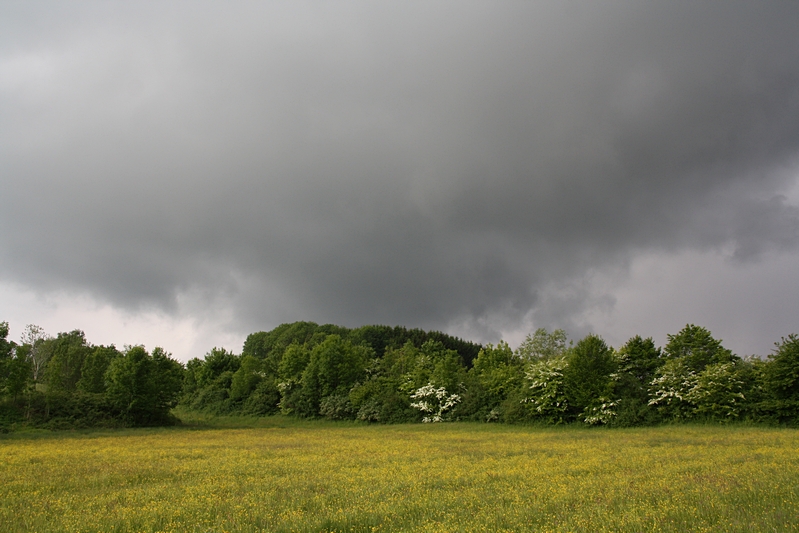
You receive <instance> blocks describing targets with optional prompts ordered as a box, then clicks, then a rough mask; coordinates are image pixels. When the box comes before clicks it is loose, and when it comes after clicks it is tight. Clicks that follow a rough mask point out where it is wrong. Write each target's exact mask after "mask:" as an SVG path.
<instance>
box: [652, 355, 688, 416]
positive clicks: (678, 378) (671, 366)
mask: <svg viewBox="0 0 799 533" xmlns="http://www.w3.org/2000/svg"><path fill="white" fill-rule="evenodd" d="M696 383H697V375H696V372H694V371H693V370H689V369H688V368H687V367H686V366H685V364H684V363H683V362H682V361H681V360H680V359H671V360H670V361H667V362H666V364H664V365H663V366H662V367H661V368H660V370H659V371H658V377H656V378H655V379H653V380H652V383H651V387H650V397H651V399H650V400H649V405H652V406H654V407H657V408H658V409H659V410H660V411H661V412H663V413H665V414H666V415H667V416H668V417H669V418H690V417H691V415H692V414H693V412H694V409H695V408H696V405H695V404H694V402H693V398H692V397H691V394H690V392H691V390H692V389H693V388H694V387H695V386H696Z"/></svg>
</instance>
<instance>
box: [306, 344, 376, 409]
mask: <svg viewBox="0 0 799 533" xmlns="http://www.w3.org/2000/svg"><path fill="white" fill-rule="evenodd" d="M372 355H373V352H372V349H371V348H369V347H366V346H360V345H353V344H352V343H351V342H349V341H345V340H342V338H341V337H340V336H339V335H328V337H327V338H326V339H325V340H324V341H323V342H322V343H321V344H319V345H317V346H316V347H314V349H313V350H311V357H310V361H309V363H308V366H307V367H306V368H305V370H304V371H303V373H302V398H301V401H300V402H299V403H298V406H297V411H298V413H299V414H301V415H303V416H310V417H313V416H317V415H318V414H320V411H319V408H320V406H321V401H322V399H323V398H326V397H329V396H333V395H335V396H337V397H339V398H341V400H340V401H341V403H346V402H348V401H349V400H348V398H349V392H350V389H352V387H353V386H354V385H355V384H356V383H357V382H358V381H359V380H361V379H363V378H364V377H365V375H366V365H367V363H368V361H369V359H370V358H371V357H372ZM334 401H338V400H334Z"/></svg>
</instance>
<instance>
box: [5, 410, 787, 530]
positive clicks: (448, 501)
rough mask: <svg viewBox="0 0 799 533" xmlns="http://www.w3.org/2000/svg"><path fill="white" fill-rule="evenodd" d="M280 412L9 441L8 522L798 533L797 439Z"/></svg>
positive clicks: (15, 525) (42, 526) (753, 432)
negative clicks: (226, 423) (333, 418)
mask: <svg viewBox="0 0 799 533" xmlns="http://www.w3.org/2000/svg"><path fill="white" fill-rule="evenodd" d="M270 420H271V419H266V421H265V422H261V423H260V426H261V427H240V428H219V427H217V428H211V427H193V428H192V427H178V428H167V429H141V430H120V431H110V430H106V431H92V432H79V433H42V434H33V435H26V434H12V435H6V436H2V437H1V438H0V529H1V530H2V531H7V532H17V531H19V532H23V531H25V532H27V531H37V532H48V531H54V532H55V531H58V532H94V531H131V532H132V531H137V532H138V531H152V532H169V531H191V532H203V533H205V532H256V531H264V532H267V531H269V532H274V531H286V532H288V531H297V532H303V531H308V532H310V531H564V532H565V531H585V532H589V531H590V532H597V531H630V532H642V531H675V532H677V531H679V532H683V531H719V532H721V531H724V532H729V531H746V532H751V531H794V530H798V531H799V520H797V517H799V431H796V430H791V429H776V428H775V429H771V428H754V427H721V426H670V427H659V428H636V429H628V430H605V429H577V428H529V427H513V426H500V425H485V424H460V423H453V424H426V425H399V426H364V425H354V424H350V425H347V424H338V425H337V424H333V423H318V424H317V423H312V422H305V423H293V422H292V421H290V420H288V421H287V420H286V419H274V420H272V421H271V422H270ZM281 426H282V427H281Z"/></svg>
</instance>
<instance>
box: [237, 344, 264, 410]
mask: <svg viewBox="0 0 799 533" xmlns="http://www.w3.org/2000/svg"><path fill="white" fill-rule="evenodd" d="M263 366H264V363H263V360H259V359H256V358H255V357H253V356H251V355H243V356H242V357H241V364H240V365H239V369H238V370H236V372H235V373H234V374H233V381H232V382H231V384H230V397H231V399H233V400H234V401H243V400H246V399H247V398H248V397H249V396H250V394H251V393H252V392H253V391H254V390H255V388H256V387H257V386H258V384H259V383H260V382H261V381H262V380H263V379H264V378H265V377H266V373H265V372H264V371H263Z"/></svg>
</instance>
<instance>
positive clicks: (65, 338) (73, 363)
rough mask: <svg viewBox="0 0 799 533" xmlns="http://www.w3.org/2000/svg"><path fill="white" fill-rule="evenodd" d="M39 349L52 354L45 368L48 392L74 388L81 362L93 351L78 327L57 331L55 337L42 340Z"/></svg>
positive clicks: (78, 377)
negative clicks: (67, 330) (68, 330)
mask: <svg viewBox="0 0 799 533" xmlns="http://www.w3.org/2000/svg"><path fill="white" fill-rule="evenodd" d="M41 349H42V350H45V351H50V353H51V354H52V355H50V357H49V362H48V363H47V369H46V370H45V381H46V383H47V392H48V394H50V395H52V394H57V393H69V392H72V391H74V390H76V388H77V385H78V381H80V378H81V369H82V368H83V362H84V360H85V359H86V357H87V356H88V355H89V354H90V353H91V352H92V351H93V348H92V347H91V345H90V344H89V343H88V342H87V341H86V336H85V335H84V333H83V332H82V331H80V330H78V329H76V330H73V331H71V332H69V333H59V334H58V336H57V337H56V338H55V339H50V340H47V341H44V342H43V344H42V347H41Z"/></svg>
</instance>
